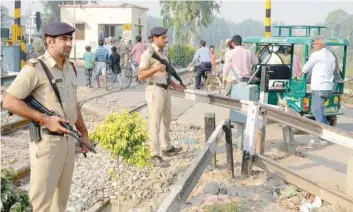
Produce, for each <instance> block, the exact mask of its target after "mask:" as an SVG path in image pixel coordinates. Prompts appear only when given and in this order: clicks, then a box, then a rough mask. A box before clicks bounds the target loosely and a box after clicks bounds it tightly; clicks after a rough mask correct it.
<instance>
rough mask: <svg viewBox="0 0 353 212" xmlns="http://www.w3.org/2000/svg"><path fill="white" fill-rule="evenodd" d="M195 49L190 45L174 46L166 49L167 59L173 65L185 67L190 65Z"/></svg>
mask: <svg viewBox="0 0 353 212" xmlns="http://www.w3.org/2000/svg"><path fill="white" fill-rule="evenodd" d="M195 52H196V49H195V48H194V47H193V46H190V45H186V46H184V45H181V44H176V45H173V46H171V47H169V49H168V58H169V61H170V62H171V63H172V64H173V65H180V66H182V67H187V66H188V65H189V63H191V61H192V58H193V57H194V54H195Z"/></svg>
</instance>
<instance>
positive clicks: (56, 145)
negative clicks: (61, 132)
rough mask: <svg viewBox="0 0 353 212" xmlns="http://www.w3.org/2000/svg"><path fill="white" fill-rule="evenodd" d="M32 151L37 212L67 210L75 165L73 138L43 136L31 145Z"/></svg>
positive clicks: (32, 184) (31, 191) (32, 189)
mask: <svg viewBox="0 0 353 212" xmlns="http://www.w3.org/2000/svg"><path fill="white" fill-rule="evenodd" d="M29 151H30V162H31V176H30V177H31V180H30V189H29V196H30V200H31V203H32V206H33V211H34V212H49V211H50V212H63V211H66V206H67V202H68V199H69V194H70V186H71V181H72V174H73V171H74V164H75V142H74V140H73V138H71V137H69V136H65V137H61V136H51V135H45V134H42V140H41V141H39V142H30V143H29Z"/></svg>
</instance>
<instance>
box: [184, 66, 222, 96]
mask: <svg viewBox="0 0 353 212" xmlns="http://www.w3.org/2000/svg"><path fill="white" fill-rule="evenodd" d="M197 68H198V66H193V67H191V68H190V69H189V70H190V71H191V72H193V74H192V76H191V77H190V78H189V77H188V80H185V85H186V86H190V85H196V76H197ZM215 72H216V73H214V72H209V71H207V72H206V73H205V76H204V77H201V82H200V85H201V86H200V87H201V88H200V90H203V91H206V92H213V91H216V90H218V94H220V93H221V91H222V88H223V85H222V78H221V76H220V72H217V71H215ZM195 89H196V88H195Z"/></svg>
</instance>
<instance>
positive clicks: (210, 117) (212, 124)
mask: <svg viewBox="0 0 353 212" xmlns="http://www.w3.org/2000/svg"><path fill="white" fill-rule="evenodd" d="M215 129H216V114H215V113H205V142H207V140H208V139H209V138H210V136H211V134H212V133H213V131H214V130H215ZM211 164H212V166H213V167H214V168H216V152H215V153H214V156H213V157H212V159H211Z"/></svg>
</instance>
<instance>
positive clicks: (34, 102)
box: [23, 96, 97, 157]
mask: <svg viewBox="0 0 353 212" xmlns="http://www.w3.org/2000/svg"><path fill="white" fill-rule="evenodd" d="M23 101H24V102H25V103H26V104H27V105H28V106H30V107H31V108H33V109H34V110H36V111H39V112H41V113H44V114H46V115H47V116H58V115H57V114H56V113H55V112H54V111H51V110H48V109H47V108H46V107H44V105H42V104H41V103H40V102H38V101H37V100H36V99H35V98H33V96H28V97H27V98H25V99H24V100H23ZM60 124H61V126H63V127H65V128H66V129H68V130H70V134H69V135H70V136H72V137H73V138H74V139H76V140H77V141H78V142H79V144H80V146H81V147H82V146H85V147H87V149H89V150H90V151H91V152H93V153H97V152H96V150H95V149H94V147H95V146H96V144H95V143H94V142H92V141H91V144H92V146H91V145H87V144H86V143H85V142H84V141H83V139H82V136H81V134H80V133H78V132H77V131H76V130H75V129H74V128H73V127H72V126H71V125H70V124H68V123H63V122H60ZM83 155H84V156H85V157H87V155H86V153H83Z"/></svg>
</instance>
